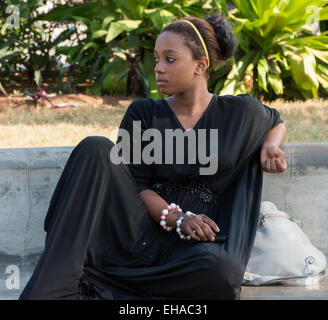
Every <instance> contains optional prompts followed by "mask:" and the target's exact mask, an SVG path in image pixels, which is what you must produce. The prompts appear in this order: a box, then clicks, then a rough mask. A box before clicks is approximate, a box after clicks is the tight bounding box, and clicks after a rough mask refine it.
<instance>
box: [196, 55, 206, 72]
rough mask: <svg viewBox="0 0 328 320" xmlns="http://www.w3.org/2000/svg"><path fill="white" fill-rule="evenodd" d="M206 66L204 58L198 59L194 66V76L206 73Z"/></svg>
mask: <svg viewBox="0 0 328 320" xmlns="http://www.w3.org/2000/svg"><path fill="white" fill-rule="evenodd" d="M207 66H208V62H207V59H206V58H205V57H204V58H202V59H200V60H199V61H198V63H197V65H196V70H195V74H196V75H201V74H203V73H204V72H206V68H207Z"/></svg>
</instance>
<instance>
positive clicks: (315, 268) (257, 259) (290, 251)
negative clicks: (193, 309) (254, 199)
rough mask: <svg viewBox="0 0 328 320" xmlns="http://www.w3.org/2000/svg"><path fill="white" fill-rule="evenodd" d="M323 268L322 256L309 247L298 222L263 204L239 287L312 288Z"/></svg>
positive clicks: (269, 204) (273, 207)
mask: <svg viewBox="0 0 328 320" xmlns="http://www.w3.org/2000/svg"><path fill="white" fill-rule="evenodd" d="M301 227H302V226H301ZM326 266H327V260H326V257H325V255H324V253H323V252H321V251H320V250H318V249H317V248H316V247H314V246H313V245H312V244H311V242H310V240H309V239H308V237H307V236H306V235H305V233H304V232H303V231H302V229H301V228H300V227H299V222H298V221H296V220H293V219H291V218H290V217H289V215H288V214H286V213H285V212H283V211H279V210H278V209H277V207H276V206H275V205H274V204H273V203H272V202H270V201H263V202H262V203H261V209H260V220H259V226H258V229H257V233H256V237H255V242H254V247H253V249H252V252H251V256H250V259H249V262H248V264H247V267H246V272H245V274H244V279H243V285H250V286H259V285H264V284H265V285H267V284H286V285H294V286H306V285H315V284H317V283H318V282H319V281H320V280H321V278H322V276H323V275H324V273H325V268H326Z"/></svg>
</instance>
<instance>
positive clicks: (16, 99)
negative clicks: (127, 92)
mask: <svg viewBox="0 0 328 320" xmlns="http://www.w3.org/2000/svg"><path fill="white" fill-rule="evenodd" d="M49 99H50V101H51V102H50V101H48V100H46V99H44V98H42V99H40V101H39V102H38V104H37V105H36V103H35V102H34V101H33V100H32V99H30V98H28V97H27V96H26V95H24V94H9V95H8V96H1V95H0V112H1V111H4V110H5V109H7V108H17V109H29V110H33V109H35V108H36V107H38V108H49V107H50V105H51V103H52V104H54V105H60V104H63V103H66V104H68V105H67V106H61V107H57V108H52V109H53V110H56V111H57V112H66V111H70V110H72V109H73V110H74V109H77V108H79V107H93V108H102V109H104V108H105V109H106V108H113V107H115V106H117V105H121V106H124V107H127V106H128V105H129V104H130V102H131V101H132V100H133V99H134V97H126V96H119V95H115V96H101V97H98V96H89V95H85V94H82V93H77V94H63V95H56V96H55V97H50V98H49ZM70 103H71V104H70Z"/></svg>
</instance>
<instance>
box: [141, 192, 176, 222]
mask: <svg viewBox="0 0 328 320" xmlns="http://www.w3.org/2000/svg"><path fill="white" fill-rule="evenodd" d="M139 196H140V198H141V200H142V201H143V203H144V204H145V206H146V207H147V209H148V212H149V214H150V216H151V217H152V218H153V219H154V220H155V221H156V222H158V223H160V221H161V215H162V210H163V209H165V207H166V206H168V205H169V203H167V202H166V201H165V200H164V199H163V198H162V197H161V196H160V195H158V194H157V193H156V192H155V191H153V190H151V189H146V190H143V191H141V192H140V193H139ZM180 215H181V213H180V212H178V210H171V211H170V212H169V214H168V215H167V216H166V223H167V225H168V226H172V227H175V226H176V219H177V217H178V216H180Z"/></svg>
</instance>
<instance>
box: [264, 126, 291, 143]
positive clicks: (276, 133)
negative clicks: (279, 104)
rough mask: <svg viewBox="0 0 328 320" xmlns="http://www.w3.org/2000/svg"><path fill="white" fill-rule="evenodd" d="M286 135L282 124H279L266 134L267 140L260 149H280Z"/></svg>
mask: <svg viewBox="0 0 328 320" xmlns="http://www.w3.org/2000/svg"><path fill="white" fill-rule="evenodd" d="M286 135H287V129H286V126H285V124H284V123H279V124H278V125H277V126H276V127H275V128H273V129H272V130H271V131H270V133H269V134H268V136H267V138H266V139H265V141H264V142H263V144H262V148H265V147H271V146H276V147H281V146H282V144H283V143H284V141H285V139H286Z"/></svg>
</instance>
